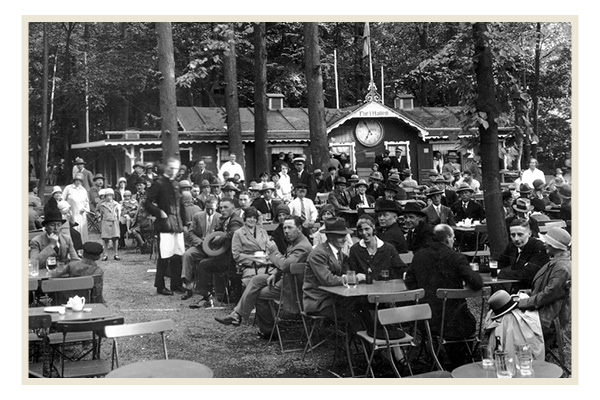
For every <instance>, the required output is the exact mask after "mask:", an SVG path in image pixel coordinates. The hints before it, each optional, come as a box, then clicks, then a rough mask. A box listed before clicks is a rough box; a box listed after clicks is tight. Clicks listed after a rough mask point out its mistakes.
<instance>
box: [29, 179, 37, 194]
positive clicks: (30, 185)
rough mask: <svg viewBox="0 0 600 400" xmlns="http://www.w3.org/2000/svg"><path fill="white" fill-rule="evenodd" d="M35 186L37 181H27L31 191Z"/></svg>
mask: <svg viewBox="0 0 600 400" xmlns="http://www.w3.org/2000/svg"><path fill="white" fill-rule="evenodd" d="M36 187H37V181H29V191H30V192H32V191H33V189H35V188H36Z"/></svg>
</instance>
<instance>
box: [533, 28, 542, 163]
mask: <svg viewBox="0 0 600 400" xmlns="http://www.w3.org/2000/svg"><path fill="white" fill-rule="evenodd" d="M541 30H542V26H541V24H540V23H539V22H538V23H537V25H536V28H535V36H536V39H535V61H534V77H533V85H532V86H533V90H532V92H533V93H532V94H531V98H532V102H533V109H532V116H531V117H532V125H533V135H534V136H535V137H536V138H539V137H540V135H539V132H538V106H539V102H540V99H539V84H540V53H541V45H542V32H541ZM532 157H534V158H537V146H532Z"/></svg>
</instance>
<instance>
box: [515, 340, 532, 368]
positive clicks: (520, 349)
mask: <svg viewBox="0 0 600 400" xmlns="http://www.w3.org/2000/svg"><path fill="white" fill-rule="evenodd" d="M515 357H516V367H517V368H518V369H519V370H520V371H521V375H523V376H529V375H532V374H533V352H532V351H531V347H530V346H529V345H528V344H521V345H515Z"/></svg>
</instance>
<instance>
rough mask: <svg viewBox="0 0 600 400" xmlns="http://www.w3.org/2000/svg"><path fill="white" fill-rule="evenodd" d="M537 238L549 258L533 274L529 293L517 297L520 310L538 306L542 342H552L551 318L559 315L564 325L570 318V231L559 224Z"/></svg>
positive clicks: (552, 325)
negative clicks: (526, 295) (525, 295)
mask: <svg viewBox="0 0 600 400" xmlns="http://www.w3.org/2000/svg"><path fill="white" fill-rule="evenodd" d="M540 239H541V240H542V242H544V245H545V246H546V252H547V253H548V256H549V257H550V261H548V263H547V264H545V265H544V266H543V267H542V268H541V269H540V270H539V271H538V272H537V273H536V274H535V276H534V277H533V280H532V290H530V291H527V293H528V294H529V297H524V298H521V299H520V300H519V305H518V307H519V308H520V309H522V310H531V309H533V310H538V312H539V315H540V322H541V323H542V331H543V332H544V342H545V343H546V345H547V346H548V344H550V343H553V342H554V339H555V334H556V332H554V324H553V321H554V319H555V318H556V317H558V318H559V321H560V325H561V326H565V324H566V323H567V322H569V320H570V319H571V309H570V308H571V255H570V251H569V249H570V247H571V235H569V233H568V232H567V231H566V230H564V229H561V228H558V227H552V228H550V229H549V230H548V233H547V234H546V235H541V237H540Z"/></svg>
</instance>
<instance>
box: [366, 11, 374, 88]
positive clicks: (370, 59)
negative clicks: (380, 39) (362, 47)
mask: <svg viewBox="0 0 600 400" xmlns="http://www.w3.org/2000/svg"><path fill="white" fill-rule="evenodd" d="M367 24H368V22H367ZM370 34H371V30H370V29H369V37H368V38H367V40H368V41H369V71H370V72H371V82H373V57H372V55H371V53H373V52H372V51H371V35H370Z"/></svg>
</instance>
